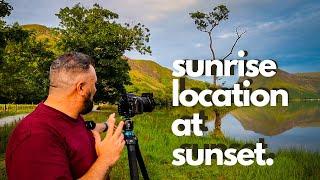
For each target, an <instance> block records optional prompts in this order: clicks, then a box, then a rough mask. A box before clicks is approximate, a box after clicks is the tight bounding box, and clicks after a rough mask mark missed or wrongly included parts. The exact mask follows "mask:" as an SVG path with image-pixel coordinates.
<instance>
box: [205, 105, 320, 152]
mask: <svg viewBox="0 0 320 180" xmlns="http://www.w3.org/2000/svg"><path fill="white" fill-rule="evenodd" d="M215 119H217V120H216V121H208V122H207V123H206V126H207V127H208V129H209V131H211V132H213V134H214V135H220V136H221V135H222V136H223V134H224V135H225V136H227V137H233V138H235V139H239V140H254V141H256V140H258V138H261V137H264V138H265V140H266V142H267V144H269V148H271V149H273V150H277V149H279V148H289V147H295V148H303V149H307V150H316V151H320V141H319V139H318V138H319V137H320V108H319V103H318V102H300V103H291V104H289V107H264V108H258V107H248V108H238V109H235V110H234V111H232V112H230V113H229V114H227V115H225V116H224V117H221V118H220V120H219V118H215Z"/></svg>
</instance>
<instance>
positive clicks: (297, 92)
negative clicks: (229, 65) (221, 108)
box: [239, 69, 320, 99]
mask: <svg viewBox="0 0 320 180" xmlns="http://www.w3.org/2000/svg"><path fill="white" fill-rule="evenodd" d="M245 79H251V80H252V84H251V85H250V87H251V88H252V89H253V90H255V89H260V88H266V89H279V88H282V89H286V90H288V92H289V98H290V99H305V98H320V72H314V73H297V74H291V73H288V72H286V71H283V70H281V69H278V70H277V73H276V75H274V76H273V77H270V78H266V77H263V76H262V75H259V76H257V77H255V78H248V77H241V78H240V79H239V82H243V81H244V80H245Z"/></svg>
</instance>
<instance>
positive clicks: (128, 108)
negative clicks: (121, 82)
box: [118, 93, 156, 118]
mask: <svg viewBox="0 0 320 180" xmlns="http://www.w3.org/2000/svg"><path fill="white" fill-rule="evenodd" d="M155 105H156V104H155V101H154V98H153V94H152V93H142V95H141V96H136V95H134V94H123V95H121V98H120V100H119V104H118V112H119V114H120V115H121V116H124V117H127V118H130V117H133V116H135V115H136V114H142V113H143V112H152V111H153V109H154V108H155Z"/></svg>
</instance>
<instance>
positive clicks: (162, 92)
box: [126, 59, 209, 101]
mask: <svg viewBox="0 0 320 180" xmlns="http://www.w3.org/2000/svg"><path fill="white" fill-rule="evenodd" d="M128 63H129V65H130V67H131V71H130V72H129V75H130V78H131V82H132V83H133V85H130V86H127V87H126V89H127V91H128V92H132V93H136V94H141V93H143V92H153V93H154V94H155V97H156V98H157V99H161V100H167V101H170V100H171V99H172V96H171V95H172V75H171V74H172V71H171V70H170V69H168V68H165V67H162V66H160V65H159V64H157V63H156V62H154V61H149V60H132V59H129V60H128ZM208 86H209V84H208V83H205V82H202V81H197V80H193V79H188V78H186V88H195V87H197V88H200V89H207V88H208Z"/></svg>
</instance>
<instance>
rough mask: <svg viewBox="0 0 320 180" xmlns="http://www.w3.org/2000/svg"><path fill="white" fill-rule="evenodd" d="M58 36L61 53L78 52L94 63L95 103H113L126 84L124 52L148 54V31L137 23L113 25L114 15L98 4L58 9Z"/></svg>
mask: <svg viewBox="0 0 320 180" xmlns="http://www.w3.org/2000/svg"><path fill="white" fill-rule="evenodd" d="M56 15H57V16H58V18H59V19H60V28H59V30H58V31H59V32H60V35H61V38H60V41H59V42H58V45H59V46H60V47H61V48H62V49H63V50H64V51H78V52H82V53H85V54H88V55H89V56H91V57H93V58H94V59H95V62H96V63H95V69H96V72H97V76H98V83H97V93H96V96H95V98H96V100H98V101H108V102H111V103H114V102H115V101H117V98H118V97H119V95H120V94H121V93H124V92H125V88H124V85H128V84H130V77H129V73H128V72H129V70H130V67H129V65H128V62H127V60H125V59H124V58H122V56H123V54H124V53H125V51H130V50H133V49H135V50H137V51H138V52H140V53H141V54H146V53H149V54H150V53H151V49H150V47H149V46H147V45H146V43H148V42H149V37H150V33H149V29H148V28H146V27H145V26H144V25H142V24H141V23H138V24H136V25H129V24H128V23H125V24H120V23H118V22H117V19H118V17H119V16H118V14H116V13H114V12H112V11H110V10H108V9H104V8H102V7H101V6H99V5H98V4H95V5H93V7H92V8H89V9H86V8H85V7H83V6H81V5H80V4H77V5H75V6H74V7H72V8H69V7H66V8H63V9H60V11H59V13H58V14H56Z"/></svg>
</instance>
